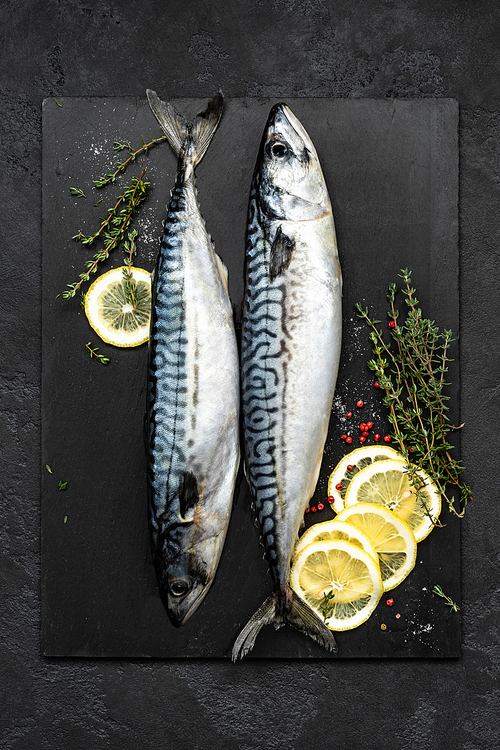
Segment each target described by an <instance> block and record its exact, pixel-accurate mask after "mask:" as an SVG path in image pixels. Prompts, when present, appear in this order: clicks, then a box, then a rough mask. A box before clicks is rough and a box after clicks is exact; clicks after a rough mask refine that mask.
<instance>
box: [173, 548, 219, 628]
mask: <svg viewBox="0 0 500 750" xmlns="http://www.w3.org/2000/svg"><path fill="white" fill-rule="evenodd" d="M211 584H212V578H211V577H210V576H209V575H207V571H206V569H205V567H204V566H203V564H201V565H200V562H199V560H198V559H197V558H196V556H193V555H191V554H189V553H187V554H185V555H182V556H180V557H179V558H178V559H177V561H176V562H175V564H173V565H169V566H168V569H167V570H166V571H165V575H164V576H163V580H162V582H161V590H162V599H163V601H164V603H165V606H166V608H167V612H168V615H169V617H170V620H171V621H172V623H173V624H174V625H176V626H177V627H180V626H181V625H183V624H184V623H185V622H186V621H187V620H188V619H189V618H190V617H191V615H192V614H193V612H195V611H196V610H197V609H198V607H199V606H200V604H201V602H202V601H203V599H204V598H205V596H206V595H207V592H208V590H209V588H210V586H211Z"/></svg>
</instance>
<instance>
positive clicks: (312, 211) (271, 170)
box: [254, 104, 332, 221]
mask: <svg viewBox="0 0 500 750" xmlns="http://www.w3.org/2000/svg"><path fill="white" fill-rule="evenodd" d="M254 183H255V186H256V189H257V194H258V199H259V206H260V208H261V210H262V211H263V212H264V214H265V215H266V216H267V217H268V218H269V219H279V220H285V221H312V220H314V219H319V218H322V217H323V216H327V215H328V214H330V213H331V210H332V209H331V204H330V198H329V196H328V190H327V187H326V183H325V179H324V176H323V172H322V169H321V165H320V163H319V159H318V155H317V153H316V149H315V148H314V145H313V143H312V141H311V139H310V138H309V136H308V134H307V133H306V131H305V129H304V127H303V125H302V124H301V123H300V122H299V120H298V119H297V118H296V117H295V115H294V114H293V112H292V111H291V110H290V108H289V107H287V105H286V104H276V105H275V106H274V107H273V108H272V110H271V113H270V115H269V118H268V121H267V124H266V127H265V130H264V135H263V138H262V143H261V147H260V152H259V158H258V160H257V167H256V171H255V175H254Z"/></svg>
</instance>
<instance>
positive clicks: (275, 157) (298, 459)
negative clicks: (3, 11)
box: [233, 104, 342, 660]
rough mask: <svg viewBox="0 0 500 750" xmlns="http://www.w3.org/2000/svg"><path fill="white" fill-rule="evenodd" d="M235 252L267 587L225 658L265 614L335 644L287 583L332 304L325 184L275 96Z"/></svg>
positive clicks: (317, 435)
mask: <svg viewBox="0 0 500 750" xmlns="http://www.w3.org/2000/svg"><path fill="white" fill-rule="evenodd" d="M246 258H247V269H246V295H245V307H244V316H243V334H242V410H243V427H244V441H245V471H246V476H247V480H248V483H249V485H250V489H251V493H252V496H253V500H254V504H255V510H256V514H257V520H258V523H259V526H260V530H261V534H262V542H263V545H264V549H265V554H266V559H267V562H268V564H269V572H270V575H271V578H272V582H273V588H274V590H273V593H272V594H271V596H270V597H269V598H268V599H267V600H266V601H265V602H264V604H263V605H262V607H261V608H260V609H259V610H258V611H257V612H256V613H255V615H254V616H253V617H252V618H251V619H250V621H249V622H248V624H247V625H246V626H245V628H244V629H243V630H242V632H241V633H240V635H239V636H238V638H237V640H236V643H235V645H234V648H233V660H235V659H237V658H241V657H242V656H244V655H245V654H246V653H248V651H250V650H251V649H252V648H253V645H254V643H255V639H256V637H257V635H258V633H259V631H260V629H261V628H262V626H263V625H265V624H268V623H272V624H273V625H274V626H275V627H281V626H282V625H284V624H285V623H289V624H291V625H292V626H293V627H295V628H297V629H299V630H301V631H302V632H304V633H305V634H307V635H309V636H310V637H311V638H313V639H314V640H316V641H318V642H319V643H321V644H322V645H323V646H324V647H325V648H329V649H331V650H336V645H335V640H334V638H333V635H332V633H331V631H329V630H328V628H327V627H326V626H325V625H324V623H323V622H322V621H321V620H320V619H319V618H318V617H317V616H316V615H315V613H314V612H313V611H312V610H311V609H310V608H309V607H308V606H307V605H306V604H305V602H303V601H302V599H300V597H298V596H297V595H296V594H295V593H294V592H293V591H292V589H291V588H290V586H289V576H290V560H291V556H292V552H293V548H294V545H295V542H296V541H297V538H298V533H299V529H300V527H301V525H302V524H303V519H304V512H305V510H306V508H307V505H308V503H309V500H310V498H311V496H312V494H313V493H314V490H315V487H316V483H317V480H318V476H319V470H320V465H321V459H322V455H323V449H324V444H325V440H326V435H327V430H328V422H329V417H330V412H331V405H332V400H333V393H334V389H335V382H336V377H337V370H338V364H339V358H340V344H341V329H342V313H341V273H340V265H339V261H338V253H337V244H336V237H335V227H334V222H333V217H332V211H331V205H330V199H329V197H328V191H327V189H326V184H325V181H324V177H323V174H322V171H321V167H320V164H319V160H318V157H317V154H316V151H315V149H314V146H313V144H312V142H311V140H310V138H309V136H308V135H307V133H306V131H305V130H304V128H303V126H302V125H301V123H300V122H299V121H298V120H297V118H296V117H295V116H294V114H293V113H292V112H291V111H290V109H289V108H288V107H287V106H286V105H284V104H279V105H276V106H275V107H274V108H273V109H272V110H271V113H270V116H269V119H268V122H267V125H266V128H265V131H264V136H263V139H262V144H261V148H260V151H259V156H258V159H257V165H256V168H255V173H254V178H253V183H252V188H251V193H250V201H249V214H248V227H247V246H246Z"/></svg>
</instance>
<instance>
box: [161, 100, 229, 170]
mask: <svg viewBox="0 0 500 750" xmlns="http://www.w3.org/2000/svg"><path fill="white" fill-rule="evenodd" d="M146 96H147V97H148V102H149V106H150V107H151V110H152V112H153V114H154V116H155V117H156V119H157V120H158V122H159V124H160V127H161V129H162V130H163V132H164V133H165V135H166V136H167V139H168V142H169V143H170V145H171V147H172V149H173V151H174V153H175V155H176V156H177V157H178V156H179V155H180V153H181V150H182V148H183V147H184V145H185V144H186V142H187V141H192V143H193V145H194V149H195V152H196V154H195V158H194V166H195V167H196V165H197V164H199V163H200V161H201V160H202V158H203V156H204V155H205V152H206V150H207V148H208V146H209V144H210V141H211V140H212V137H213V134H214V133H215V131H216V129H217V125H218V124H219V121H220V118H221V117H222V108H223V103H224V99H223V96H222V92H221V91H219V92H218V94H217V95H216V96H214V98H213V99H210V101H209V102H208V104H207V108H206V109H205V111H204V112H201V113H200V114H199V115H197V116H196V117H195V119H194V122H193V123H192V125H190V124H189V123H188V122H187V121H186V120H185V119H184V117H182V115H180V114H178V113H177V112H176V111H175V109H174V108H173V107H172V105H171V104H170V103H169V102H164V101H162V100H161V99H160V98H159V97H158V96H157V94H156V91H152V90H151V89H146Z"/></svg>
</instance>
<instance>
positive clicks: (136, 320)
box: [85, 266, 151, 347]
mask: <svg viewBox="0 0 500 750" xmlns="http://www.w3.org/2000/svg"><path fill="white" fill-rule="evenodd" d="M124 268H126V267H125V266H122V267H120V268H113V269H112V270H111V271H108V272H107V273H103V274H102V276H99V277H98V278H97V279H96V280H95V281H94V282H93V283H92V284H91V286H90V287H89V290H88V292H87V294H86V295H85V314H86V316H87V318H88V321H89V323H90V325H91V326H92V328H93V329H94V331H95V332H96V333H97V335H98V336H100V337H101V339H102V340H103V341H105V342H106V343H107V344H113V346H121V347H126V346H139V345H140V344H144V342H145V341H147V340H148V338H149V321H150V318H151V275H150V273H149V271H145V270H144V269H143V268H136V267H135V266H132V267H131V271H132V278H133V279H134V281H135V282H136V284H137V287H136V291H135V304H134V305H132V304H131V303H130V301H129V300H128V299H127V293H126V286H125V278H124V276H123V269H124Z"/></svg>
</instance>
